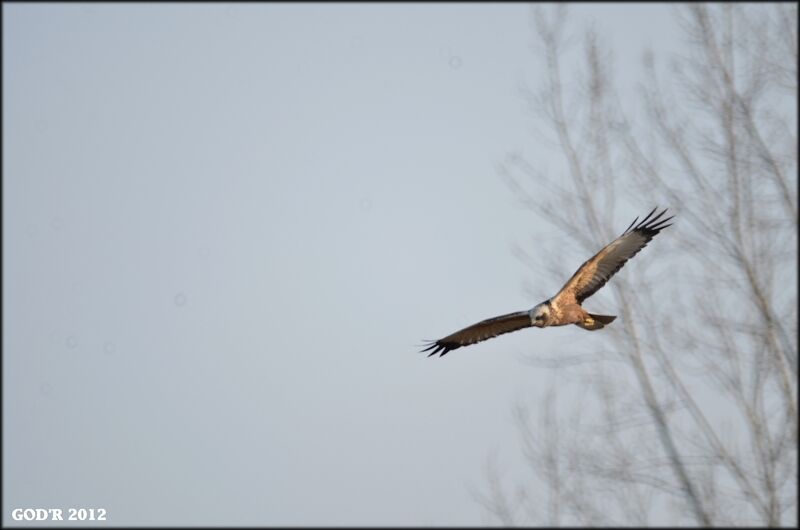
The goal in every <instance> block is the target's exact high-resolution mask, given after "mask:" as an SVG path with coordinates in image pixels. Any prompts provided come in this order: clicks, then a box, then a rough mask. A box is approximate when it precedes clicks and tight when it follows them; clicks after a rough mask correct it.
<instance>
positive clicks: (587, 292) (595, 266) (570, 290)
mask: <svg viewBox="0 0 800 530" xmlns="http://www.w3.org/2000/svg"><path fill="white" fill-rule="evenodd" d="M655 211H656V208H653V211H651V212H650V213H649V214H647V217H645V218H644V219H642V221H641V222H640V223H639V224H638V225H636V226H634V224H636V221H638V220H639V218H638V217H637V218H636V219H634V220H633V223H631V224H630V226H629V227H628V228H627V229H626V230H625V231H624V232H623V233H622V235H620V236H619V237H618V238H617V239H615V240H614V241H612V242H611V243H609V244H608V245H606V246H605V247H604V248H603V250H601V251H600V252H598V253H597V254H595V255H594V256H592V257H591V258H590V259H588V260H587V261H586V262H584V263H583V265H581V267H580V268H579V269H578V270H577V272H576V273H575V274H573V275H572V278H570V279H569V281H568V282H567V283H566V284H564V287H562V288H561V290H560V291H559V292H558V294H557V295H555V296H554V297H553V299H554V300H555V299H556V298H558V297H563V299H564V300H565V301H571V300H572V299H573V297H574V301H575V302H577V303H578V304H580V303H582V302H583V301H584V300H585V299H587V298H589V297H590V296H592V295H593V294H594V293H596V292H597V291H598V290H599V289H600V288H601V287H602V286H604V285H605V284H606V282H607V281H608V280H609V279H611V277H612V276H614V274H616V272H617V271H618V270H620V269H621V268H622V266H623V265H625V262H627V261H628V260H629V259H631V258H632V257H633V256H635V255H636V254H637V253H638V252H639V251H640V250H642V249H643V248H644V247H645V246H646V245H647V243H649V242H650V240H651V239H653V238H654V237H655V236H656V234H658V233H659V232H660V231H661V230H663V229H664V228H666V227H668V226H670V225H668V224H664V223H666V222H667V221H669V220H670V219H672V217H668V218H666V219H663V220H661V221H659V219H660V218H661V217H662V216H663V215H664V214H665V213H666V212H667V209H666V208H665V209H664V210H662V211H661V213H659V214H658V215H656V216H655V217H653V218H652V219H651V216H652V215H653V214H654V213H655ZM673 217H674V216H673ZM573 303H574V302H573Z"/></svg>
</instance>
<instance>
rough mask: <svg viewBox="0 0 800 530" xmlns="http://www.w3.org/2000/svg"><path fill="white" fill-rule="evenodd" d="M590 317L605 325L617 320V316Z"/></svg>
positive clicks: (592, 315) (591, 315) (590, 314)
mask: <svg viewBox="0 0 800 530" xmlns="http://www.w3.org/2000/svg"><path fill="white" fill-rule="evenodd" d="M589 316H590V317H592V318H593V319H595V320H597V321H598V322H600V323H601V324H603V325H605V324H611V323H612V322H614V319H615V318H617V316H616V315H595V314H593V313H589Z"/></svg>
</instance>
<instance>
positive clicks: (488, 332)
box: [422, 208, 672, 357]
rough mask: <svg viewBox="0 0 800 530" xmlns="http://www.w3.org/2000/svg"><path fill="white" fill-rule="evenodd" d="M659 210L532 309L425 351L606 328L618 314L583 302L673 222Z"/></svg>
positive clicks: (467, 331)
mask: <svg viewBox="0 0 800 530" xmlns="http://www.w3.org/2000/svg"><path fill="white" fill-rule="evenodd" d="M655 211H656V209H655V208H654V209H653V211H651V212H650V213H649V214H647V216H646V217H645V218H644V219H642V221H641V222H640V223H639V224H636V221H638V220H639V218H638V217H637V218H636V219H634V220H633V222H632V223H631V224H630V226H628V228H627V229H626V230H625V231H624V232H623V233H622V234H621V235H620V236H619V237H618V238H617V239H615V240H614V241H612V242H611V243H609V244H608V245H606V246H605V247H603V249H602V250H601V251H600V252H598V253H597V254H595V255H594V256H592V257H591V258H590V259H588V260H586V261H585V262H584V263H583V264H582V265H581V266H580V267H579V268H578V270H577V271H576V272H575V274H573V275H572V277H571V278H570V279H569V280H568V281H567V283H565V284H564V287H562V288H561V290H560V291H559V292H558V293H557V294H556V295H555V296H553V297H552V298H550V299H548V300H545V301H544V302H542V303H541V304H538V305H536V306H534V307H533V308H532V309H531V310H530V311H518V312H516V313H509V314H507V315H502V316H498V317H494V318H489V319H486V320H482V321H481V322H478V323H476V324H473V325H471V326H468V327H466V328H464V329H462V330H459V331H456V332H455V333H453V334H451V335H448V336H447V337H444V338H442V339H439V340H436V341H431V342H430V343H429V344H427V345H426V347H425V348H424V349H423V350H422V351H423V352H430V353H429V354H428V356H429V357H430V356H431V355H435V354H436V353H440V356H441V355H444V354H446V353H447V352H449V351H451V350H455V349H456V348H460V347H462V346H469V345H470V344H475V343H476V342H480V341H483V340H486V339H490V338H492V337H496V336H498V335H502V334H503V333H509V332H511V331H516V330H518V329H523V328H528V327H539V328H544V327H548V326H565V325H567V324H575V325H576V326H578V327H581V328H583V329H586V330H589V331H594V330H597V329H602V328H603V327H605V326H606V325H608V324H610V323H611V322H612V321H613V320H614V319H615V318H617V317H616V316H610V315H595V314H593V313H589V312H588V311H586V310H585V309H584V308H583V307H581V304H582V303H583V301H584V300H586V299H587V298H589V297H590V296H592V295H593V294H594V293H596V292H597V291H598V290H599V289H600V288H601V287H603V286H604V285H605V284H606V282H607V281H608V280H609V279H610V278H611V277H612V276H613V275H614V274H616V272H617V271H618V270H620V269H621V268H622V266H623V265H625V263H626V262H627V261H628V260H629V259H630V258H632V257H633V256H635V255H636V254H637V253H638V252H639V251H640V250H642V249H643V248H644V247H645V246H646V245H647V243H649V242H650V240H651V239H653V237H655V236H656V234H658V233H659V232H660V231H661V230H663V229H664V228H666V227H668V226H671V225H669V224H665V223H667V222H668V221H669V220H670V219H672V217H668V218H666V219H663V220H659V219H661V217H663V215H664V214H665V213H666V211H667V210H666V209H664V210H662V211H661V213H659V214H658V215H656V216H655V217H652V216H653V214H654V213H655ZM651 217H652V218H651ZM634 225H636V226H634Z"/></svg>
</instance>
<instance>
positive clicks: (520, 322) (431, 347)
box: [421, 311, 531, 357]
mask: <svg viewBox="0 0 800 530" xmlns="http://www.w3.org/2000/svg"><path fill="white" fill-rule="evenodd" d="M530 326H531V317H530V315H529V314H528V312H527V311H518V312H516V313H509V314H507V315H502V316H499V317H494V318H487V319H486V320H482V321H480V322H478V323H477V324H473V325H471V326H469V327H466V328H464V329H462V330H460V331H456V332H455V333H453V334H452V335H448V336H446V337H445V338H443V339H439V340H435V341H431V342H430V343H429V344H426V346H427V347H426V348H424V349H423V350H421V351H423V352H426V351H430V353H429V354H428V357H430V356H431V355H436V354H437V353H439V352H442V353H441V354H440V355H439V357H441V356H442V355H444V354H445V353H447V352H449V351H450V350H455V349H456V348H460V347H461V346H469V345H470V344H475V343H476V342H480V341H482V340H486V339H491V338H492V337H496V336H498V335H502V334H503V333H509V332H511V331H517V330H518V329H522V328H527V327H530Z"/></svg>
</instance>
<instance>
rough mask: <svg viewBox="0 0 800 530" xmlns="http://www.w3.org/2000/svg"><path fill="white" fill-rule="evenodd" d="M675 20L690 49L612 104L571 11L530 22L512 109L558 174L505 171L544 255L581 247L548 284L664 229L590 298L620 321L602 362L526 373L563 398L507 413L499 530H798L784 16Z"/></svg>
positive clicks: (792, 132) (790, 137)
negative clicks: (606, 303)
mask: <svg viewBox="0 0 800 530" xmlns="http://www.w3.org/2000/svg"><path fill="white" fill-rule="evenodd" d="M676 15H677V16H678V17H679V21H680V25H681V28H682V29H683V31H684V35H685V37H686V44H687V47H686V49H687V50H689V51H688V53H686V54H685V55H683V56H679V57H676V58H674V59H672V60H671V61H668V63H667V64H666V65H663V64H661V62H659V61H657V58H656V57H654V55H653V54H652V53H646V54H645V58H644V61H643V63H644V74H645V82H644V83H643V84H642V88H641V92H640V94H641V98H640V99H639V100H635V99H634V98H626V99H624V100H623V99H622V98H621V97H620V96H619V92H618V91H617V89H616V88H615V85H614V83H613V78H614V76H613V61H612V56H611V54H610V53H609V51H608V50H605V49H604V48H603V46H602V45H601V43H600V39H599V38H598V37H597V36H596V35H595V34H594V33H593V32H591V31H589V32H587V33H586V35H585V38H584V39H583V46H582V48H581V49H579V50H578V51H577V52H576V51H575V50H574V49H573V48H574V47H573V46H572V45H571V44H570V43H571V42H574V40H572V39H570V37H569V35H568V32H567V30H568V24H567V22H568V17H567V13H566V8H564V7H563V6H559V7H555V8H554V9H552V10H548V9H545V8H544V7H542V6H535V7H534V8H533V12H532V17H531V20H532V30H533V31H532V32H533V33H534V35H535V38H536V40H537V55H538V56H540V57H542V58H543V60H544V63H545V64H544V71H545V72H546V77H545V78H544V79H541V80H539V82H538V83H537V86H535V87H534V88H532V89H527V90H526V92H525V94H526V97H527V98H528V99H529V101H530V102H531V107H532V108H533V109H535V110H536V111H537V123H543V124H545V126H546V127H545V128H544V129H543V130H540V131H538V132H539V134H538V136H537V139H538V141H539V142H540V143H542V144H544V145H549V146H551V147H552V146H554V147H555V148H556V149H558V150H559V151H560V152H561V153H563V159H564V169H563V171H562V172H561V173H558V172H556V171H549V172H548V171H544V170H543V169H542V168H541V167H540V165H538V164H537V163H536V162H535V161H532V160H531V155H530V154H528V153H514V154H512V155H509V156H508V158H507V159H506V160H505V162H504V163H503V164H502V167H501V168H500V171H501V174H502V175H503V176H504V178H505V180H506V182H507V183H508V184H509V186H510V187H511V189H512V190H513V191H514V193H515V195H516V196H517V197H518V198H519V200H520V201H521V203H522V204H523V205H524V206H525V207H526V208H529V209H530V211H531V212H532V214H533V215H535V216H536V217H537V220H539V221H540V222H543V223H546V224H548V225H550V226H552V227H553V228H554V229H558V230H560V231H563V234H564V235H565V236H566V237H564V238H563V240H561V241H559V247H561V246H563V245H561V243H563V241H575V242H576V243H577V246H576V247H575V248H573V249H569V250H570V251H574V252H575V254H574V255H572V254H570V255H568V256H567V255H563V254H559V253H558V248H556V245H553V248H552V249H547V248H545V249H542V248H539V252H537V256H541V255H551V256H553V257H554V260H553V262H552V263H550V264H549V265H550V274H551V276H552V277H553V278H554V281H557V280H560V281H563V280H565V279H566V278H563V277H562V276H563V274H564V271H563V270H562V268H561V267H558V268H557V267H555V266H554V264H555V263H565V262H573V261H574V262H575V263H580V261H582V260H583V259H585V258H586V257H588V256H590V255H592V254H593V253H594V252H596V251H597V250H599V249H600V248H601V247H602V246H603V245H604V244H606V243H607V242H609V241H610V240H611V239H613V237H614V236H616V235H618V233H617V232H619V231H621V229H622V228H624V227H625V226H627V224H628V222H630V219H627V215H628V213H627V212H633V211H636V212H637V213H638V212H642V211H643V209H645V208H646V209H647V210H649V209H650V208H652V207H653V206H655V205H656V204H660V205H669V206H670V207H671V209H672V210H673V213H676V214H677V217H676V223H675V226H674V227H673V228H670V229H668V230H667V231H665V232H664V234H663V235H661V236H659V237H660V238H659V240H658V241H656V242H655V243H653V245H655V247H657V249H656V248H653V249H652V250H650V253H649V254H648V257H649V259H647V260H641V261H639V262H637V261H636V260H634V261H632V262H631V263H630V264H628V265H627V266H626V268H625V269H623V271H621V272H620V273H619V274H618V275H617V276H615V277H614V279H613V280H612V281H611V282H609V284H607V285H606V287H605V288H604V290H603V291H601V292H600V293H598V294H597V295H595V297H600V298H601V299H600V302H599V303H602V297H601V293H603V292H605V293H606V294H605V295H604V296H613V307H615V308H617V309H618V312H619V313H618V314H619V319H618V320H617V321H616V322H615V323H614V325H612V326H609V327H608V328H607V329H606V330H604V331H602V332H598V333H597V334H596V335H593V336H592V339H593V340H592V344H594V345H595V346H596V345H597V344H598V341H600V342H599V343H600V345H601V346H600V347H599V348H597V347H593V348H592V349H591V350H589V349H586V347H585V346H584V347H583V348H581V347H579V346H575V347H572V346H570V347H569V349H565V350H563V351H554V352H550V353H549V354H548V355H546V356H542V355H538V356H534V355H531V357H530V358H529V359H528V360H529V361H530V362H532V363H534V364H536V365H537V366H540V367H541V366H544V367H550V368H552V369H554V370H556V372H557V374H558V376H559V382H558V384H554V386H553V388H552V389H550V390H549V391H548V393H547V395H546V396H545V397H544V399H543V400H542V401H541V405H540V406H538V407H529V406H527V405H525V404H519V405H518V407H517V408H516V410H515V416H516V418H517V420H518V423H519V426H520V432H521V436H522V440H523V446H524V449H525V457H526V461H527V462H528V463H529V464H530V471H531V473H530V477H531V481H530V482H529V483H527V484H525V485H523V486H518V487H517V488H516V491H517V492H523V493H522V494H517V495H513V496H508V495H506V494H505V493H504V491H505V489H506V487H507V486H506V485H504V484H503V483H502V482H501V481H500V480H498V479H497V476H496V474H492V473H490V477H489V478H490V482H489V487H488V490H489V491H488V493H486V494H484V495H482V496H481V499H482V502H483V503H484V505H485V506H486V508H487V509H488V511H489V513H490V514H491V515H492V516H493V517H494V518H495V519H496V520H498V521H499V522H501V523H503V524H506V525H514V524H548V525H562V524H566V525H571V524H588V525H648V524H660V525H663V524H695V525H701V526H711V525H713V526H717V525H765V526H781V525H794V524H796V522H797V443H798V414H797V377H798V372H797V332H798V329H797V324H798V318H797V317H798V315H797V279H796V271H797V220H798V219H797V191H796V190H797V85H798V83H797V50H798V43H797V5H796V4H685V5H680V6H677V7H676ZM575 53H579V54H580V55H579V57H580V58H581V61H580V63H581V64H582V65H583V66H582V69H581V71H580V72H578V73H577V74H574V75H571V74H572V73H571V72H565V68H564V64H565V62H566V60H565V57H570V54H575ZM637 103H638V105H637ZM548 142H549V143H548ZM620 206H626V208H625V212H624V215H625V217H623V214H622V213H621V210H620ZM626 221H627V222H626ZM615 231H616V232H615ZM546 243H547V242H546V241H545V244H546ZM519 252H520V256H521V257H523V258H525V259H526V260H527V261H528V262H529V263H530V266H531V267H534V268H535V271H536V273H537V274H538V275H539V276H541V275H542V273H543V272H544V268H545V267H544V265H543V264H542V263H540V262H537V260H536V259H534V258H532V257H530V256H527V255H526V254H525V253H524V252H522V251H519ZM656 258H657V259H656ZM592 300H595V298H593V299H592ZM601 333H602V337H597V335H600V334H601ZM595 339H597V340H595ZM574 389H580V390H581V392H580V393H577V395H578V396H579V397H578V398H574V397H573V396H575V395H576V393H575V392H574V391H573V390H574Z"/></svg>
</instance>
